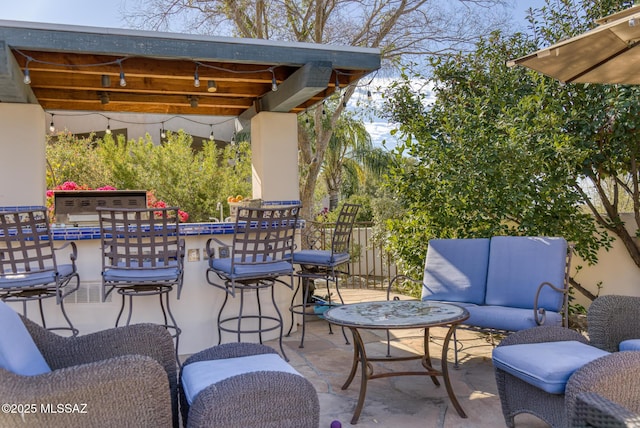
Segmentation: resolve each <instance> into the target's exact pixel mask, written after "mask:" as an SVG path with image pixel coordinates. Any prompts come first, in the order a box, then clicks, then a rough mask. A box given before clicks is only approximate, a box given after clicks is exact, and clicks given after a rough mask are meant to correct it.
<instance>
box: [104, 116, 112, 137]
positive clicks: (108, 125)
mask: <svg viewBox="0 0 640 428" xmlns="http://www.w3.org/2000/svg"><path fill="white" fill-rule="evenodd" d="M104 132H106V133H107V134H109V135H111V123H110V119H107V129H105V131H104Z"/></svg>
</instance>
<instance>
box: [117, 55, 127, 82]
mask: <svg viewBox="0 0 640 428" xmlns="http://www.w3.org/2000/svg"><path fill="white" fill-rule="evenodd" d="M118 65H119V66H120V86H122V87H123V88H124V87H125V86H127V80H126V79H125V78H124V69H123V68H122V61H120V60H118Z"/></svg>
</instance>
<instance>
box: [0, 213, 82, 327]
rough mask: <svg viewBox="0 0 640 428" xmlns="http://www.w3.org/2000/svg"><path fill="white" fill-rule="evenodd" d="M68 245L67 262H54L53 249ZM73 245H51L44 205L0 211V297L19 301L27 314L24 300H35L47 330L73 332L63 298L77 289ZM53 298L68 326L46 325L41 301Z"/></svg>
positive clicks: (76, 253)
mask: <svg viewBox="0 0 640 428" xmlns="http://www.w3.org/2000/svg"><path fill="white" fill-rule="evenodd" d="M67 246H70V247H71V254H70V263H67V264H58V263H57V260H56V251H57V250H61V249H62V248H65V247H67ZM77 255H78V252H77V249H76V245H75V243H74V242H68V243H66V244H64V245H63V246H61V247H58V248H55V247H54V244H53V236H52V234H51V229H50V227H49V221H48V218H47V212H46V209H45V208H44V207H42V208H36V209H20V210H12V211H4V212H0V300H4V301H7V302H22V314H23V315H24V316H25V317H27V302H29V301H37V302H38V308H39V310H40V319H41V320H42V326H43V327H44V328H46V329H48V330H68V331H70V332H71V335H73V336H76V335H77V334H78V329H77V328H75V327H74V326H73V324H72V323H71V320H70V319H69V317H68V316H67V312H66V311H65V309H64V298H65V297H67V296H68V295H70V294H71V293H73V292H75V291H77V290H78V288H79V286H80V276H79V275H78V272H77V270H76V259H77ZM48 298H55V299H56V302H57V303H58V305H59V307H60V310H61V311H62V316H63V317H64V319H65V320H66V322H67V324H68V325H69V327H49V328H47V324H46V321H45V318H44V310H43V308H42V301H43V300H44V299H48Z"/></svg>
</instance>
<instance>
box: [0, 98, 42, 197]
mask: <svg viewBox="0 0 640 428" xmlns="http://www.w3.org/2000/svg"><path fill="white" fill-rule="evenodd" d="M0 129H2V132H0V153H1V154H2V155H0V171H2V180H0V206H16V205H44V201H45V197H46V179H45V175H46V168H45V163H46V160H45V158H46V150H45V113H44V110H42V108H41V107H40V106H39V105H37V104H12V103H0Z"/></svg>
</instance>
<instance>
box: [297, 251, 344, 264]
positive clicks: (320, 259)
mask: <svg viewBox="0 0 640 428" xmlns="http://www.w3.org/2000/svg"><path fill="white" fill-rule="evenodd" d="M349 259H350V256H349V253H335V254H333V253H332V252H331V251H330V250H300V251H295V252H294V253H293V263H295V264H301V265H317V266H329V267H330V266H338V265H341V264H343V263H346V262H348V261H349Z"/></svg>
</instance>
